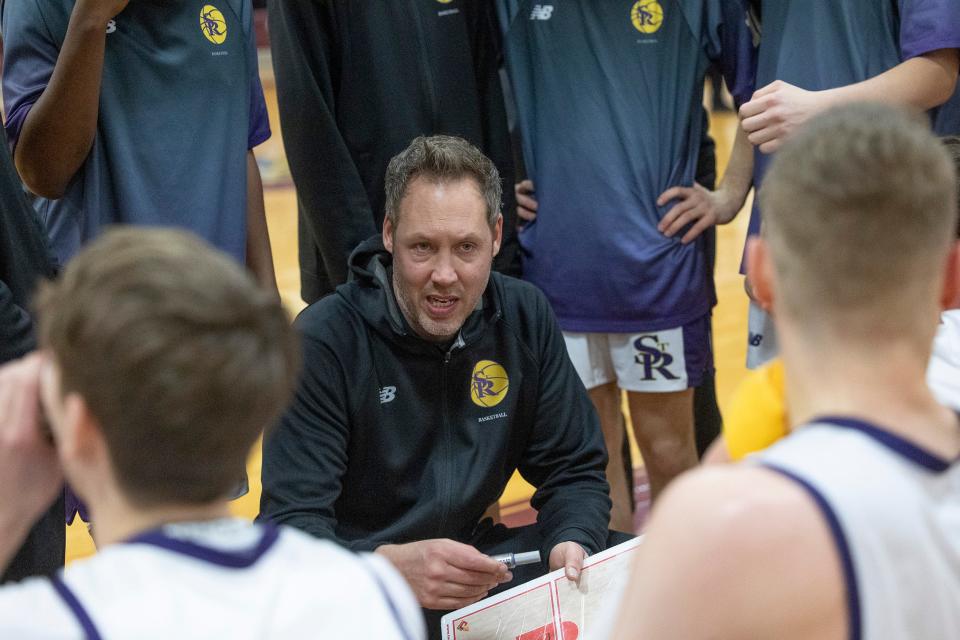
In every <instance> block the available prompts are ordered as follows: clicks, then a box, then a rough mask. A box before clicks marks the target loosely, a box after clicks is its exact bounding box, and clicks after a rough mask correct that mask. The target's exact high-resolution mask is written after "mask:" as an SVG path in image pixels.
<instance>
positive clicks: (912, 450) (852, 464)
mask: <svg viewBox="0 0 960 640" xmlns="http://www.w3.org/2000/svg"><path fill="white" fill-rule="evenodd" d="M751 461H754V462H757V463H759V464H762V465H764V466H767V467H770V468H772V469H774V470H777V471H780V472H781V473H783V474H785V475H787V476H789V477H791V478H793V479H794V480H795V481H797V482H799V483H800V484H801V485H802V486H803V488H804V489H805V490H806V491H807V492H808V493H809V494H810V495H811V497H812V498H813V500H814V501H815V502H816V503H817V505H818V507H819V508H820V510H821V511H822V512H823V514H824V517H825V519H826V522H827V523H828V524H829V526H830V530H831V533H832V535H833V538H834V541H835V543H836V545H837V550H838V552H839V556H840V558H841V560H842V564H843V572H844V576H845V579H846V583H847V596H848V598H847V601H848V602H847V604H848V611H849V619H850V624H851V627H852V628H851V635H850V637H851V638H854V639H859V638H864V639H865V640H925V639H929V640H948V639H953V638H960V463H958V462H957V461H956V460H944V459H941V458H938V457H937V456H935V455H933V454H931V453H930V452H927V451H924V450H922V449H920V448H918V447H917V446H915V445H913V444H911V443H909V442H906V441H905V440H903V439H902V438H899V437H897V436H894V435H892V434H890V433H888V432H886V431H882V430H880V429H878V428H877V427H874V426H872V425H869V424H866V423H864V422H861V421H857V420H852V419H847V418H823V419H821V420H818V421H817V422H816V423H814V424H810V425H807V426H804V427H801V428H800V429H798V430H796V431H795V432H794V433H793V434H792V435H791V436H789V437H788V438H786V439H784V440H782V441H780V442H779V443H777V444H776V445H774V446H773V447H771V448H770V449H768V450H767V451H765V452H763V453H760V454H759V455H757V456H755V457H754V458H751Z"/></svg>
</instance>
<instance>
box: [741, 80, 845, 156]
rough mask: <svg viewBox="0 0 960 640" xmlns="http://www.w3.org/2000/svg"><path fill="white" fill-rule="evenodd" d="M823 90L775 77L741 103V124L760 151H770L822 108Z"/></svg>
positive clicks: (823, 106)
mask: <svg viewBox="0 0 960 640" xmlns="http://www.w3.org/2000/svg"><path fill="white" fill-rule="evenodd" d="M825 96H826V94H823V93H822V92H817V91H807V90H805V89H801V88H800V87H795V86H794V85H792V84H789V83H786V82H783V81H782V80H777V81H775V82H771V83H770V84H768V85H767V86H765V87H763V88H762V89H759V90H757V92H756V93H754V94H753V97H752V98H751V99H750V102H747V103H745V104H744V105H743V106H741V107H740V126H742V127H743V130H744V131H745V132H746V133H747V139H748V140H750V142H751V143H752V144H753V145H754V146H755V147H759V148H760V151H761V152H763V153H773V152H774V151H776V150H777V149H779V148H780V147H781V146H782V145H783V143H784V142H785V141H786V140H787V139H788V138H789V137H790V136H791V135H792V134H793V133H794V132H796V130H797V129H798V128H799V127H800V126H801V125H802V124H803V123H804V122H806V121H807V120H808V119H809V118H810V117H811V116H813V115H815V114H816V113H818V112H819V111H821V110H823V109H824V108H825V107H827V106H828V105H827V104H826V98H825Z"/></svg>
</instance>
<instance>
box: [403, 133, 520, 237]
mask: <svg viewBox="0 0 960 640" xmlns="http://www.w3.org/2000/svg"><path fill="white" fill-rule="evenodd" d="M418 177H423V178H426V179H428V180H432V181H437V182H446V181H449V180H461V179H463V178H472V179H473V180H474V181H475V182H476V183H477V188H478V189H479V191H480V195H481V196H482V197H483V200H484V202H485V203H486V205H487V224H489V225H490V227H491V228H493V227H494V226H495V225H496V224H497V219H498V218H499V216H500V207H501V204H502V200H503V185H502V184H501V183H500V173H499V172H498V171H497V167H496V165H494V164H493V162H492V161H491V160H490V158H488V157H487V156H485V155H483V152H482V151H480V150H479V149H477V148H476V147H475V146H473V145H472V144H470V143H469V142H467V141H466V140H464V139H463V138H458V137H456V136H443V135H437V136H420V137H418V138H415V139H414V140H413V142H411V143H410V146H408V147H407V148H406V149H404V150H403V151H401V152H400V153H398V154H397V155H396V156H394V157H393V159H392V160H390V164H389V165H388V166H387V175H386V179H385V182H386V187H385V190H386V196H387V201H386V218H387V220H389V221H390V224H392V225H393V227H394V228H396V226H397V219H398V217H399V215H400V202H401V201H402V200H403V196H404V195H406V193H407V187H408V186H410V183H411V182H413V180H414V179H416V178H418Z"/></svg>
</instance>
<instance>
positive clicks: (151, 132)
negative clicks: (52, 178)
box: [0, 0, 270, 262]
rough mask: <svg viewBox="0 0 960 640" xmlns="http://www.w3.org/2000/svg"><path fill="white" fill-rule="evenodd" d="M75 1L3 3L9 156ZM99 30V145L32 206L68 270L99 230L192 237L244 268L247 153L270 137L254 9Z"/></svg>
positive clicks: (177, 12)
mask: <svg viewBox="0 0 960 640" xmlns="http://www.w3.org/2000/svg"><path fill="white" fill-rule="evenodd" d="M74 3H75V0H9V1H6V2H3V1H2V0H0V25H2V32H3V40H4V47H5V55H6V60H5V65H4V69H3V97H4V101H5V106H6V113H7V115H8V119H7V122H6V132H7V136H8V139H9V140H10V142H11V144H12V145H14V146H15V145H16V144H17V141H18V138H19V135H20V131H21V128H22V126H23V123H24V121H25V119H26V117H27V114H28V113H29V111H30V109H31V108H32V106H33V105H34V103H35V102H36V101H37V99H38V98H39V97H40V95H41V94H42V93H43V91H44V89H45V88H46V86H47V84H48V83H49V81H50V77H51V75H52V73H53V70H54V66H55V65H56V61H57V56H58V55H59V53H60V48H61V47H62V45H63V41H64V37H65V34H66V31H67V25H68V23H69V20H70V15H71V12H72V11H73V6H74ZM105 29H106V53H105V58H104V64H103V76H102V77H103V84H102V88H101V91H100V110H99V119H98V122H97V132H96V137H95V139H94V142H93V147H92V148H91V150H90V154H89V155H88V157H87V159H86V160H85V162H84V164H83V166H82V167H81V169H80V170H79V171H78V172H77V174H76V175H75V176H74V178H73V180H72V181H71V183H70V184H69V186H68V187H67V191H66V194H65V195H64V196H63V197H62V198H60V199H58V200H55V201H51V200H46V199H43V198H38V199H37V201H36V202H35V207H36V208H37V211H38V213H39V215H40V217H41V219H42V220H43V221H44V223H45V224H46V226H47V230H48V233H49V235H50V239H51V244H52V247H53V251H54V252H55V253H56V255H57V257H58V258H59V259H60V261H61V262H63V261H66V260H67V259H68V258H69V257H70V256H72V255H73V254H74V253H76V251H77V250H78V249H79V247H80V245H81V244H82V243H84V242H86V241H87V240H89V239H90V238H92V237H94V236H96V235H97V234H98V233H99V232H100V231H101V229H102V228H103V226H104V225H107V224H114V223H121V224H137V225H169V226H177V227H183V228H186V229H189V230H191V231H193V232H194V233H196V234H198V235H199V236H201V237H202V238H204V239H206V240H207V241H208V242H210V243H212V244H213V245H214V246H216V247H218V248H220V249H221V250H224V251H226V252H227V253H229V254H231V255H233V256H234V257H235V258H236V259H237V260H240V261H243V259H244V256H245V247H246V208H247V203H246V187H247V150H248V149H249V148H252V147H253V146H255V145H257V144H259V143H260V142H262V141H264V140H265V139H267V138H268V137H269V135H270V128H269V123H268V121H267V116H266V106H265V103H264V99H263V89H262V88H261V85H260V80H259V76H258V73H257V54H256V46H255V43H254V39H253V9H252V6H251V3H250V0H187V1H179V0H178V1H177V2H139V1H134V2H131V3H130V4H129V5H128V6H127V8H126V9H125V10H124V11H123V12H121V13H120V14H119V15H118V16H117V17H116V18H115V19H113V20H111V21H110V22H109V23H108V24H107V25H105Z"/></svg>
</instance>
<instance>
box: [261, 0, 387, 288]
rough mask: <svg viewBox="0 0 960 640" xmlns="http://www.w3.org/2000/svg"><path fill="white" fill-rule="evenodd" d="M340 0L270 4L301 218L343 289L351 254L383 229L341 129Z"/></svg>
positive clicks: (283, 114)
mask: <svg viewBox="0 0 960 640" xmlns="http://www.w3.org/2000/svg"><path fill="white" fill-rule="evenodd" d="M334 4H335V3H332V2H290V1H289V0H270V2H269V4H268V8H269V16H270V47H271V49H272V51H273V67H274V75H275V77H276V83H277V100H278V102H279V106H280V123H281V125H282V126H281V130H282V133H283V143H284V148H285V149H286V154H287V161H288V163H289V165H290V172H291V174H292V175H293V181H294V183H295V184H296V187H297V197H298V200H299V206H300V213H301V215H300V221H301V224H303V225H304V226H305V229H306V231H307V232H308V233H309V234H310V236H312V238H313V240H314V243H315V244H316V246H318V247H319V248H320V250H321V254H322V255H323V259H324V268H325V270H326V273H327V274H328V276H329V278H330V282H331V284H332V285H334V286H336V285H339V284H342V283H344V282H346V281H347V275H348V267H347V259H348V258H349V257H350V253H351V252H352V251H353V249H354V248H356V246H357V245H358V244H360V243H361V242H362V241H364V240H366V239H367V238H369V237H370V236H372V235H374V234H375V233H376V232H377V227H376V225H375V222H374V214H373V211H372V210H371V208H370V204H369V202H368V200H367V194H366V190H365V188H364V186H363V182H362V181H361V179H360V173H359V171H358V170H357V167H356V165H355V164H354V161H353V157H352V156H351V155H350V151H349V149H348V148H347V145H346V142H345V141H344V139H343V137H342V136H341V134H340V131H339V128H338V126H337V118H336V95H335V92H334V80H333V77H334V75H335V74H336V68H337V64H338V63H337V61H336V55H335V51H336V48H337V43H336V38H337V34H336V28H335V25H334V24H333V20H334V17H333V15H332V13H333V11H334V7H333V5H334Z"/></svg>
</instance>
